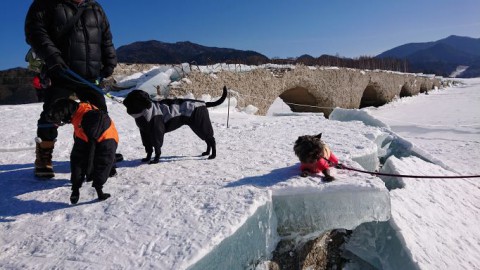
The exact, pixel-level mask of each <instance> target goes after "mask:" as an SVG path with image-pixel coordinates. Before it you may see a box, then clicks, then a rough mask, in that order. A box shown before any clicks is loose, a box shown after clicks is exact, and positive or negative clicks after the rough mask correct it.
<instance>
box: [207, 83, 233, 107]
mask: <svg viewBox="0 0 480 270" xmlns="http://www.w3.org/2000/svg"><path fill="white" fill-rule="evenodd" d="M227 94H228V91H227V87H226V86H224V87H223V93H222V96H221V97H220V98H219V99H218V100H216V101H213V102H207V103H205V104H206V106H207V107H215V106H218V105H220V104H222V103H223V102H224V101H225V99H226V98H227Z"/></svg>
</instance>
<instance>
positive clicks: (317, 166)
mask: <svg viewBox="0 0 480 270" xmlns="http://www.w3.org/2000/svg"><path fill="white" fill-rule="evenodd" d="M327 160H328V161H327ZM329 162H331V163H332V164H334V165H337V164H338V158H337V157H336V156H335V155H334V154H333V153H332V151H330V149H329V148H328V147H327V146H326V145H325V147H324V149H323V153H322V156H321V157H320V158H319V159H318V160H317V162H314V163H302V164H301V165H300V170H301V171H302V172H303V171H310V172H311V173H320V172H322V171H323V170H326V169H328V168H330V164H329Z"/></svg>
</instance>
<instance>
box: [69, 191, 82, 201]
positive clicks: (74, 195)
mask: <svg viewBox="0 0 480 270" xmlns="http://www.w3.org/2000/svg"><path fill="white" fill-rule="evenodd" d="M79 199H80V191H79V190H74V191H72V195H70V202H71V203H72V204H77V203H78V200H79Z"/></svg>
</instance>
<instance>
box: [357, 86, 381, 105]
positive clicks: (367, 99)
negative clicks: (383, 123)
mask: <svg viewBox="0 0 480 270" xmlns="http://www.w3.org/2000/svg"><path fill="white" fill-rule="evenodd" d="M382 91H383V89H382V87H381V86H380V84H378V83H376V82H370V83H369V84H368V85H367V87H366V88H365V90H364V91H363V94H362V99H361V100H360V108H365V107H370V106H374V107H379V106H382V105H385V104H386V103H387V101H386V100H384V99H383V98H381V97H382V95H381V93H382Z"/></svg>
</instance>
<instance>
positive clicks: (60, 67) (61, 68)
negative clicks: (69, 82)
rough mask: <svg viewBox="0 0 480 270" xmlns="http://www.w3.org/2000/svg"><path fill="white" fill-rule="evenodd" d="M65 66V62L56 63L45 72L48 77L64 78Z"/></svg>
mask: <svg viewBox="0 0 480 270" xmlns="http://www.w3.org/2000/svg"><path fill="white" fill-rule="evenodd" d="M66 70H67V66H66V65H65V64H62V63H60V64H56V65H54V66H52V67H51V68H49V69H48V71H47V73H48V76H49V77H50V78H55V79H59V78H64V77H65V74H66Z"/></svg>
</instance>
